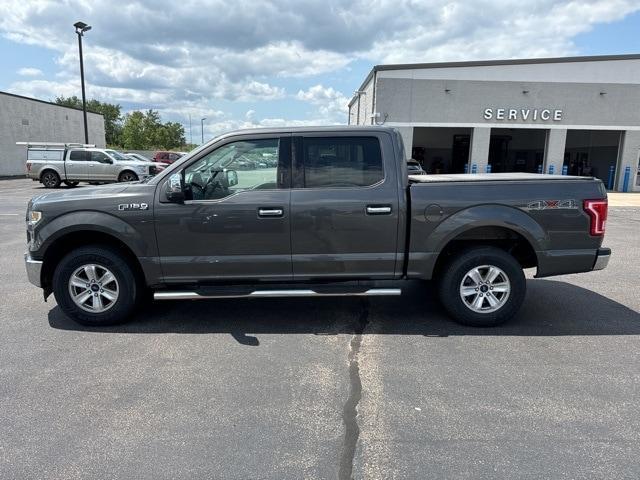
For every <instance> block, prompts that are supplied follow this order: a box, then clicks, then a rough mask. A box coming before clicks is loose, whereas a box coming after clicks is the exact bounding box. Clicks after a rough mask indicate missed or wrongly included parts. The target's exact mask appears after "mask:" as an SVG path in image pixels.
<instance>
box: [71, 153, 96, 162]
mask: <svg viewBox="0 0 640 480" xmlns="http://www.w3.org/2000/svg"><path fill="white" fill-rule="evenodd" d="M69 160H71V161H74V162H88V161H89V160H91V152H89V151H86V150H71V152H70V153H69Z"/></svg>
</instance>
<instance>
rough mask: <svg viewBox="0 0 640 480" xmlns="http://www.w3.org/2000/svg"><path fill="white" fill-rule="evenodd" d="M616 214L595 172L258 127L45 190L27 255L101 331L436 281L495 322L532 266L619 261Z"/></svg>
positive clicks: (65, 305)
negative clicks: (440, 157)
mask: <svg viewBox="0 0 640 480" xmlns="http://www.w3.org/2000/svg"><path fill="white" fill-rule="evenodd" d="M606 216H607V196H606V191H605V189H604V186H603V184H602V182H601V181H600V180H597V179H594V178H586V177H570V176H559V175H558V176H553V175H552V176H544V178H543V176H541V175H535V174H523V173H514V174H484V175H483V174H481V175H478V174H465V175H438V176H429V175H416V176H409V175H408V174H407V161H406V156H405V152H404V147H403V144H402V139H401V136H400V134H399V133H398V132H397V131H396V130H394V129H391V128H381V127H366V128H360V127H339V128H304V129H267V130H264V129H258V130H244V131H238V132H233V133H229V134H226V135H223V136H221V137H218V138H216V139H214V140H212V141H211V142H209V143H207V144H205V145H203V146H202V147H200V148H199V149H197V150H194V151H193V152H191V153H190V154H188V155H187V156H185V157H184V158H182V159H180V160H179V161H177V162H176V163H174V164H172V165H170V166H169V167H167V169H166V170H164V171H163V172H161V173H160V174H158V175H157V176H155V177H153V178H151V179H149V180H147V181H142V182H138V183H130V184H116V185H107V186H102V187H94V188H91V187H88V188H81V189H76V190H70V191H66V192H64V193H63V192H59V193H58V192H50V193H44V194H42V195H39V196H36V197H34V198H33V199H32V200H31V201H30V202H29V205H28V209H27V239H28V251H27V253H26V254H25V260H26V266H27V273H28V277H29V280H30V281H31V283H33V284H35V285H36V286H39V287H41V288H43V290H44V296H45V300H46V298H47V296H48V295H49V294H50V293H52V292H53V293H54V294H55V297H56V300H57V302H58V305H59V306H60V308H61V309H62V310H63V311H64V312H65V313H66V314H67V315H69V316H70V317H72V318H74V319H75V320H77V321H78V322H80V323H83V324H87V325H105V324H110V323H114V322H121V321H124V320H125V319H127V318H128V317H129V316H130V314H131V313H132V311H133V309H134V307H135V305H136V303H137V302H139V301H140V300H141V299H144V298H150V297H151V296H153V298H155V299H156V300H166V299H206V298H228V297H249V298H254V297H260V298H262V297H283V296H286V297H300V296H317V297H324V296H331V295H357V296H371V295H399V294H401V287H399V285H401V282H399V281H400V280H405V279H424V280H431V279H433V280H435V281H434V282H432V283H427V284H425V287H424V288H425V289H429V288H437V289H438V292H439V298H440V299H441V301H442V304H443V305H444V307H445V308H446V310H447V311H448V312H449V313H450V315H451V316H452V317H453V318H454V319H455V320H457V321H459V322H461V323H464V324H467V325H474V326H490V325H497V324H499V323H501V322H504V321H505V320H508V319H509V318H511V317H513V316H514V315H515V314H516V312H517V311H518V309H519V308H520V306H521V304H522V302H523V299H524V296H525V288H526V282H525V277H524V274H523V268H534V267H535V268H536V269H537V272H536V276H537V277H547V276H550V275H559V274H566V273H576V272H587V271H590V270H598V269H602V268H604V267H605V266H606V265H607V262H608V260H609V255H610V253H611V251H610V250H609V249H607V248H601V244H602V240H603V236H604V228H605V220H606ZM382 280H395V282H384V283H385V284H387V285H386V286H381V282H380V281H382ZM388 284H391V285H392V286H391V287H389V286H388Z"/></svg>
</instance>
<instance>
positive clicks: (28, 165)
mask: <svg viewBox="0 0 640 480" xmlns="http://www.w3.org/2000/svg"><path fill="white" fill-rule="evenodd" d="M30 171H31V162H27V172H30Z"/></svg>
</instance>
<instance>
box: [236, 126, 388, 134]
mask: <svg viewBox="0 0 640 480" xmlns="http://www.w3.org/2000/svg"><path fill="white" fill-rule="evenodd" d="M353 130H362V131H371V130H376V131H393V130H395V129H394V128H393V127H382V126H378V125H364V126H363V125H360V126H356V125H323V126H316V127H313V126H308V127H260V128H247V129H242V130H233V131H231V132H227V133H225V134H224V135H225V136H226V135H237V134H247V133H248V134H260V133H290V132H291V133H312V132H346V131H353Z"/></svg>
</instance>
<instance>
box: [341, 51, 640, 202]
mask: <svg viewBox="0 0 640 480" xmlns="http://www.w3.org/2000/svg"><path fill="white" fill-rule="evenodd" d="M349 124H350V125H374V124H379V125H387V126H394V127H397V128H398V129H399V130H400V131H401V133H402V136H403V139H404V141H405V146H406V148H407V156H409V155H410V156H411V157H412V158H414V159H416V160H418V161H419V162H420V163H421V164H422V166H423V168H424V169H425V170H426V171H427V173H429V174H438V173H462V172H465V171H469V172H487V171H491V172H514V171H522V172H532V173H538V172H545V173H554V174H558V175H561V174H563V173H566V174H569V175H592V176H596V177H598V178H600V179H602V180H603V181H604V182H605V185H607V187H608V188H611V189H612V190H623V189H624V188H625V184H626V188H627V190H629V191H632V190H638V191H640V185H638V183H640V179H637V178H636V177H637V172H638V163H639V154H640V55H615V56H611V55H610V56H595V57H593V56H592V57H567V58H545V59H528V60H498V61H473V62H450V63H425V64H407V65H378V66H375V67H374V68H373V69H372V70H371V72H370V73H369V75H368V76H367V78H366V79H365V81H364V82H363V84H362V86H361V87H360V89H359V90H358V91H356V92H355V94H354V96H353V98H352V99H351V102H350V103H349ZM627 167H628V169H627ZM625 172H626V174H625ZM625 179H626V182H625Z"/></svg>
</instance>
